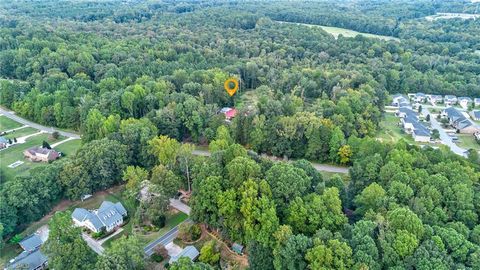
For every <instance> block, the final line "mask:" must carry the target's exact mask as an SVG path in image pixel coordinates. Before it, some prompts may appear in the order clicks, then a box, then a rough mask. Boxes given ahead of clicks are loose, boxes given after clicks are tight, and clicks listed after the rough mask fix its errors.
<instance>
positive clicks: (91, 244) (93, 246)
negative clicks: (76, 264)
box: [82, 233, 105, 255]
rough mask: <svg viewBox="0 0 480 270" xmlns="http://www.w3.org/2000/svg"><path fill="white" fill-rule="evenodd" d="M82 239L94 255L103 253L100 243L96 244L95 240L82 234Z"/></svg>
mask: <svg viewBox="0 0 480 270" xmlns="http://www.w3.org/2000/svg"><path fill="white" fill-rule="evenodd" d="M82 237H83V240H85V242H87V245H88V246H89V247H90V248H91V249H92V250H93V251H95V253H97V254H98V255H100V254H102V253H103V251H105V249H104V248H103V247H102V245H100V243H98V242H97V241H96V240H95V239H93V238H92V237H90V236H89V235H88V234H86V233H82Z"/></svg>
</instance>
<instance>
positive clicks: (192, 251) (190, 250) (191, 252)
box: [169, 246, 200, 263]
mask: <svg viewBox="0 0 480 270" xmlns="http://www.w3.org/2000/svg"><path fill="white" fill-rule="evenodd" d="M198 255H200V252H198V250H197V248H195V247H194V246H186V247H185V248H184V249H183V250H182V252H180V253H179V254H178V255H177V256H173V257H172V258H170V261H169V263H173V262H176V261H178V259H180V258H181V257H188V258H190V260H192V261H193V260H195V259H196V258H197V257H198Z"/></svg>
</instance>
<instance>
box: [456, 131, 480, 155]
mask: <svg viewBox="0 0 480 270" xmlns="http://www.w3.org/2000/svg"><path fill="white" fill-rule="evenodd" d="M455 136H457V137H458V142H457V145H458V146H459V147H462V148H465V149H467V150H468V149H475V150H477V151H478V150H480V144H478V143H477V141H476V140H475V137H474V136H473V135H472V134H455Z"/></svg>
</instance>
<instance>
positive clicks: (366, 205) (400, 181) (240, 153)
mask: <svg viewBox="0 0 480 270" xmlns="http://www.w3.org/2000/svg"><path fill="white" fill-rule="evenodd" d="M219 140H220V141H222V143H219V142H218V141H219ZM228 140H229V139H228V137H227V138H225V137H222V138H218V139H217V140H215V141H213V142H212V144H211V148H212V149H215V150H216V151H215V152H214V153H213V155H212V157H211V158H209V159H208V160H204V161H203V163H201V164H199V166H198V167H196V168H195V170H194V172H195V173H194V174H193V175H194V178H193V181H194V182H193V183H194V189H193V191H194V193H193V198H192V217H193V218H194V220H196V221H198V222H202V223H206V224H208V226H209V227H210V229H212V230H218V231H219V232H220V233H221V234H222V235H223V236H224V237H226V238H228V239H229V240H231V241H237V242H240V243H244V244H246V245H247V246H248V258H249V263H250V267H251V268H252V269H385V268H393V269H452V268H456V269H477V268H478V267H480V261H478V254H479V253H480V246H479V244H480V240H479V239H480V238H479V235H480V225H478V217H479V214H480V212H479V211H478V209H479V208H478V206H477V204H478V203H477V197H478V196H479V194H480V193H479V188H480V187H479V185H478V180H479V176H480V175H479V173H478V168H477V167H476V166H477V165H473V164H471V163H469V162H467V161H466V160H464V159H462V158H459V157H456V156H455V155H453V154H451V153H450V152H448V151H442V150H438V149H437V150H434V149H431V148H428V149H424V150H420V149H418V148H416V147H413V146H408V145H407V144H406V143H399V144H397V145H394V146H392V145H383V144H381V143H379V142H376V141H374V140H370V139H362V140H359V139H352V140H351V141H350V142H349V145H350V146H351V147H352V149H353V153H354V154H353V160H354V161H353V167H352V169H351V171H350V176H351V179H350V181H349V182H348V184H345V183H344V181H343V179H342V178H340V177H339V176H338V175H337V176H334V177H331V178H330V179H324V178H323V177H322V176H321V175H320V174H319V173H318V172H317V171H316V170H315V169H314V168H313V167H312V166H311V165H310V163H309V162H306V161H302V160H300V161H295V162H293V163H290V164H289V163H281V162H280V163H273V162H271V161H269V160H266V159H262V158H260V157H259V156H257V155H256V154H254V153H249V152H247V151H245V150H244V149H243V148H242V147H240V146H238V145H236V144H228V143H227V144H225V141H228ZM218 145H223V147H221V148H218V147H217V146H218Z"/></svg>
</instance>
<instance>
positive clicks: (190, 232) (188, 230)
mask: <svg viewBox="0 0 480 270" xmlns="http://www.w3.org/2000/svg"><path fill="white" fill-rule="evenodd" d="M201 235H202V229H201V228H200V226H199V225H198V224H192V223H190V222H184V223H182V224H181V225H180V227H179V229H178V237H179V238H180V239H182V240H183V241H184V242H193V241H197V240H198V239H199V238H200V236H201Z"/></svg>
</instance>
